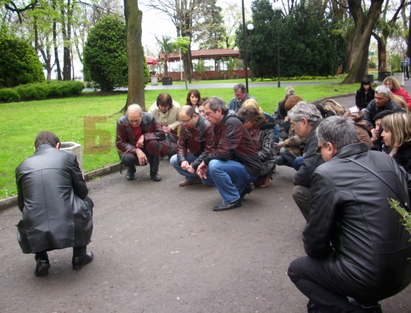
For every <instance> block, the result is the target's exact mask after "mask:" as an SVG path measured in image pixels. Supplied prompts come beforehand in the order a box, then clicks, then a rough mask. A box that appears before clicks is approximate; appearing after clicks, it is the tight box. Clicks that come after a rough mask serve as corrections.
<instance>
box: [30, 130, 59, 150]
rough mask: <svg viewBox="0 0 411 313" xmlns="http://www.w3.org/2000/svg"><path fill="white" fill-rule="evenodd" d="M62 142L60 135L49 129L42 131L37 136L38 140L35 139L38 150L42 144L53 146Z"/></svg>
mask: <svg viewBox="0 0 411 313" xmlns="http://www.w3.org/2000/svg"><path fill="white" fill-rule="evenodd" d="M59 142H60V139H59V137H57V135H56V134H54V133H52V132H48V131H44V132H40V133H38V135H37V136H36V140H35V141H34V147H35V148H36V150H37V149H38V147H40V146H41V145H50V146H52V147H53V148H54V147H55V146H56V145H57V144H58V143H59Z"/></svg>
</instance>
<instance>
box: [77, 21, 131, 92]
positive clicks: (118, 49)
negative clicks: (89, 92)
mask: <svg viewBox="0 0 411 313" xmlns="http://www.w3.org/2000/svg"><path fill="white" fill-rule="evenodd" d="M84 76H85V78H86V80H92V81H95V82H96V83H97V84H98V85H99V86H100V89H101V90H103V91H110V90H113V89H114V88H115V87H120V86H127V83H128V66H127V51H126V25H125V23H124V21H123V20H121V19H120V18H119V17H117V16H113V15H108V16H105V17H104V18H102V19H101V21H100V22H98V23H97V24H96V25H95V26H94V27H93V28H92V29H91V30H90V32H89V34H88V39H87V42H86V45H85V47H84Z"/></svg>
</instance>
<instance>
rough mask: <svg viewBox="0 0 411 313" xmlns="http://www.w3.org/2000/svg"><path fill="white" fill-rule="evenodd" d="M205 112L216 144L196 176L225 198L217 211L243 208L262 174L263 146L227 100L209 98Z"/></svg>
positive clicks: (208, 152) (204, 154)
mask: <svg viewBox="0 0 411 313" xmlns="http://www.w3.org/2000/svg"><path fill="white" fill-rule="evenodd" d="M204 112H205V115H206V118H207V119H208V120H209V121H210V123H211V125H213V126H214V128H213V132H214V145H213V146H212V147H211V148H208V147H206V150H205V151H204V153H203V154H202V155H201V156H200V157H199V159H201V161H202V162H201V164H200V165H199V166H198V167H197V171H196V173H197V175H198V176H199V177H200V178H201V179H202V180H203V181H205V182H206V183H208V184H210V185H213V186H215V187H217V189H218V191H219V192H220V195H221V197H222V198H223V203H222V204H220V205H218V206H215V207H214V208H213V210H214V211H225V210H231V209H235V208H239V207H241V201H242V200H243V198H244V197H245V195H246V194H248V193H250V192H251V191H252V190H253V189H254V184H253V181H255V180H256V179H257V177H258V176H259V175H260V170H261V167H262V163H261V160H260V158H259V156H258V150H259V149H260V143H259V142H258V141H254V140H253V138H251V136H250V134H249V133H248V131H247V129H246V128H245V126H244V124H243V122H242V120H241V119H240V117H239V116H237V115H236V114H234V113H230V112H229V111H228V108H227V106H226V105H225V102H224V100H223V99H221V98H219V97H211V98H209V99H208V100H207V101H206V102H205V103H204Z"/></svg>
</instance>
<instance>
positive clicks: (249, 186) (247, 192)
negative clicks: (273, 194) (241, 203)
mask: <svg viewBox="0 0 411 313" xmlns="http://www.w3.org/2000/svg"><path fill="white" fill-rule="evenodd" d="M253 190H254V183H248V185H247V186H246V187H245V189H244V190H243V192H242V193H241V194H240V200H243V199H244V197H245V195H247V194H249V193H251V191H253Z"/></svg>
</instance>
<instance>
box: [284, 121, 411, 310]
mask: <svg viewBox="0 0 411 313" xmlns="http://www.w3.org/2000/svg"><path fill="white" fill-rule="evenodd" d="M317 136H318V152H320V151H321V155H322V157H323V159H324V161H325V163H324V164H322V165H320V166H318V167H317V169H316V170H315V171H314V173H313V175H312V177H311V202H310V208H309V215H308V219H307V224H306V226H305V229H304V231H303V242H304V248H305V252H306V253H307V256H305V257H301V258H299V259H296V260H294V261H293V262H292V263H291V264H290V267H289V269H288V275H289V277H290V279H291V280H292V282H293V283H294V284H295V285H296V286H297V288H298V289H299V290H300V291H301V292H302V293H304V294H305V295H306V296H307V297H308V298H309V299H310V302H309V304H308V306H307V307H308V312H324V313H325V312H327V313H332V312H375V313H378V312H382V311H381V307H380V305H379V304H378V301H380V300H382V299H385V298H388V297H391V296H393V295H395V294H397V293H398V292H400V291H401V290H403V289H404V288H405V287H406V286H407V285H408V284H409V283H410V281H411V262H410V261H409V260H408V258H410V257H411V243H410V242H408V240H409V238H410V234H409V233H408V232H407V230H406V229H405V227H404V226H403V225H402V224H401V222H400V218H401V217H400V215H399V214H398V213H397V211H396V210H394V209H392V208H390V205H389V204H388V199H395V200H397V201H399V202H400V203H401V205H402V206H403V207H407V206H408V205H409V203H410V198H409V197H410V196H409V192H410V190H409V187H408V186H411V184H410V177H409V176H408V175H407V173H406V172H405V171H403V170H402V169H401V168H400V167H399V166H398V165H397V164H396V162H395V160H393V159H392V158H390V156H388V155H387V154H385V153H382V152H379V151H370V150H368V147H367V146H366V145H365V144H364V143H362V142H361V141H360V139H359V138H358V136H357V133H356V131H355V128H354V125H353V123H352V121H350V119H347V118H345V117H341V116H332V117H329V118H326V119H325V120H323V121H322V122H321V123H320V125H319V126H318V127H317ZM408 184H409V185H408ZM370 186H372V190H370Z"/></svg>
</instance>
